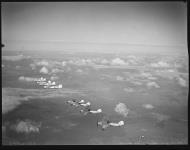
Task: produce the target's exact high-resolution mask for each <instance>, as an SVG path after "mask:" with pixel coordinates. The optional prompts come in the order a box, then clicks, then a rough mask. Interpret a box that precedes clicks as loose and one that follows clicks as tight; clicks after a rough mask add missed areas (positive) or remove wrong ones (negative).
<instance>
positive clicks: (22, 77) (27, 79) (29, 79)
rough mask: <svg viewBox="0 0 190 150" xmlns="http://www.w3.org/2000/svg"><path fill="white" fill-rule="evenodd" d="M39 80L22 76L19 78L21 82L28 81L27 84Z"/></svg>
mask: <svg viewBox="0 0 190 150" xmlns="http://www.w3.org/2000/svg"><path fill="white" fill-rule="evenodd" d="M36 79H37V78H31V77H24V76H20V77H19V78H18V80H19V81H26V82H33V81H35V80H36Z"/></svg>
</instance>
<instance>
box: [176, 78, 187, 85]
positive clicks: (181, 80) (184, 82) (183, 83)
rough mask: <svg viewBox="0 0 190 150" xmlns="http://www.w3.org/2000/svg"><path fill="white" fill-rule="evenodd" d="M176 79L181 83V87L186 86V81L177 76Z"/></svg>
mask: <svg viewBox="0 0 190 150" xmlns="http://www.w3.org/2000/svg"><path fill="white" fill-rule="evenodd" d="M177 80H178V83H179V85H181V86H182V87H186V86H187V83H186V81H185V80H184V79H183V78H181V77H179V78H177Z"/></svg>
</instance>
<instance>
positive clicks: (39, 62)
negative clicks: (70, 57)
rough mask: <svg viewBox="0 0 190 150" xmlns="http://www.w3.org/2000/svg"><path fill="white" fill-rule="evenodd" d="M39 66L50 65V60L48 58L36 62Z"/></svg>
mask: <svg viewBox="0 0 190 150" xmlns="http://www.w3.org/2000/svg"><path fill="white" fill-rule="evenodd" d="M36 64H37V65H38V66H46V67H47V66H49V62H48V61H46V60H41V61H38V62H37V63H36Z"/></svg>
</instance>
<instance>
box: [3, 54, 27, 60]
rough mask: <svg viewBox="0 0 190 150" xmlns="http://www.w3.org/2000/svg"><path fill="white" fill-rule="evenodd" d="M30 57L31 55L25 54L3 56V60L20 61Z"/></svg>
mask: <svg viewBox="0 0 190 150" xmlns="http://www.w3.org/2000/svg"><path fill="white" fill-rule="evenodd" d="M28 58H30V57H29V56H24V55H16V56H2V60H7V61H19V60H23V59H28Z"/></svg>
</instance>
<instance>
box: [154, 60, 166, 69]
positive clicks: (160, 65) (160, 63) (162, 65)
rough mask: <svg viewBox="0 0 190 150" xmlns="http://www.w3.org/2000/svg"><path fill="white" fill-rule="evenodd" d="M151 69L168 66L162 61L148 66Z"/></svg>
mask: <svg viewBox="0 0 190 150" xmlns="http://www.w3.org/2000/svg"><path fill="white" fill-rule="evenodd" d="M150 66H151V67H155V68H159V67H161V68H167V67H170V65H169V64H168V63H166V62H164V61H159V62H158V63H151V64H150Z"/></svg>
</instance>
